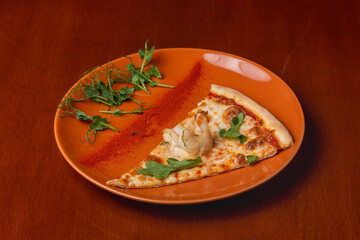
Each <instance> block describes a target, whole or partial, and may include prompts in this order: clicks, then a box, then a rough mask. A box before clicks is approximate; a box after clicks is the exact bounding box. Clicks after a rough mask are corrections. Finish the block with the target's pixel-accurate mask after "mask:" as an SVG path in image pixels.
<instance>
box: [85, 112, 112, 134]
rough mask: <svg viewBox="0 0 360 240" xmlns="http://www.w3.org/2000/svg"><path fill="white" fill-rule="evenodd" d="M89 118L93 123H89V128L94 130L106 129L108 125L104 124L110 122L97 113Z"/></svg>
mask: <svg viewBox="0 0 360 240" xmlns="http://www.w3.org/2000/svg"><path fill="white" fill-rule="evenodd" d="M91 120H92V121H93V123H91V124H90V129H91V130H95V131H102V130H105V129H107V128H108V127H107V126H106V125H104V124H106V123H109V122H110V121H108V120H107V119H106V118H103V117H101V116H99V115H95V116H93V117H92V119H91Z"/></svg>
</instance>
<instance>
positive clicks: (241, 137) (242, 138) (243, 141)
mask: <svg viewBox="0 0 360 240" xmlns="http://www.w3.org/2000/svg"><path fill="white" fill-rule="evenodd" d="M239 139H240V143H241V144H243V143H245V142H246V141H247V137H246V136H245V135H243V134H240V136H239Z"/></svg>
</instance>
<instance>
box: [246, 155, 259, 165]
mask: <svg viewBox="0 0 360 240" xmlns="http://www.w3.org/2000/svg"><path fill="white" fill-rule="evenodd" d="M246 158H247V161H248V164H249V165H250V164H252V163H254V162H255V160H256V159H257V158H258V156H257V155H247V156H246Z"/></svg>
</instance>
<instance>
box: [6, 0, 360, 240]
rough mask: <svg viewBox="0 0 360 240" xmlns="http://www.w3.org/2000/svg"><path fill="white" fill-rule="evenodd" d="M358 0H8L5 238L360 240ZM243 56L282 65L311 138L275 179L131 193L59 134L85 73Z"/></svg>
mask: <svg viewBox="0 0 360 240" xmlns="http://www.w3.org/2000/svg"><path fill="white" fill-rule="evenodd" d="M359 14H360V4H359V1H336V0H329V1H321V0H320V1H308V0H306V1H276V0H268V1H250V0H247V1H235V0H234V1H77V2H75V1H6V2H4V1H3V2H2V3H1V5H0V16H1V17H0V56H1V57H0V82H1V84H0V86H1V89H2V91H1V94H0V103H1V106H2V107H1V108H0V113H1V118H0V130H1V131H0V136H1V144H0V154H1V159H0V166H1V167H0V180H1V184H0V194H1V195H0V204H1V205H0V206H1V210H0V217H1V219H2V221H1V224H0V230H1V232H0V238H1V239H207V240H208V239H359V238H360V210H359V209H360V208H359V205H360V193H359V186H360V161H359V158H358V155H359V154H360V151H359V149H360V147H359V146H358V144H359V143H358V141H360V137H359V136H360V131H359V126H358V124H357V122H358V121H359V119H360V110H359V107H360V97H359V90H360V84H359V83H360V80H359V76H360V70H359V69H360V68H359V66H360V58H359V54H360V44H359V40H360V32H359V29H360V19H359ZM147 38H149V39H151V42H152V43H153V44H155V45H156V47H157V48H173V47H192V48H205V49H214V50H219V51H223V52H229V53H233V54H235V55H239V56H242V57H245V58H247V59H250V60H253V61H255V62H257V63H259V64H261V65H263V66H265V67H267V68H268V69H270V70H272V71H273V72H274V73H276V74H277V75H279V76H280V77H281V78H283V79H284V81H285V82H286V83H287V84H288V85H289V86H290V87H291V88H292V89H293V91H294V92H295V94H296V95H297V96H298V98H299V100H300V102H301V104H302V107H303V110H304V114H305V118H306V133H305V138H304V141H303V144H302V147H301V149H300V151H299V152H298V154H297V155H296V157H295V158H294V159H293V161H292V162H291V163H290V165H289V166H287V167H286V168H285V170H284V171H282V172H281V173H280V174H278V175H277V176H276V177H275V178H273V179H272V180H270V181H269V182H267V183H265V184H263V185H262V186H260V187H258V188H256V189H254V190H251V191H249V192H247V193H244V194H241V195H238V196H235V197H232V198H229V199H226V200H221V201H217V202H211V203H205V204H199V205H186V206H164V205H154V204H147V203H142V202H137V201H133V200H129V199H126V198H123V197H120V196H116V195H114V194H111V193H109V192H107V191H104V190H102V189H101V188H98V187H96V186H95V185H93V184H92V183H90V182H88V181H87V180H86V179H84V178H83V177H81V176H80V175H79V174H78V173H77V172H75V171H74V170H73V169H72V168H71V167H70V166H69V164H68V163H67V162H66V161H65V160H64V158H63V156H62V155H61V153H60V151H59V149H58V147H57V145H56V143H55V139H54V135H53V121H54V115H55V110H56V105H57V103H58V101H59V100H60V99H61V97H62V95H63V94H64V93H65V91H66V90H68V89H69V88H70V87H71V86H72V85H73V84H74V83H75V81H76V80H77V79H78V76H79V74H80V73H82V72H83V71H84V70H86V69H88V68H89V67H91V66H96V65H99V64H103V63H105V62H108V61H109V60H112V59H116V58H118V57H119V56H121V55H122V54H130V53H133V52H136V51H137V50H138V49H139V47H141V46H142V45H143V42H144V40H145V39H147Z"/></svg>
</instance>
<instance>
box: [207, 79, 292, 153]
mask: <svg viewBox="0 0 360 240" xmlns="http://www.w3.org/2000/svg"><path fill="white" fill-rule="evenodd" d="M210 92H211V93H213V94H216V95H220V96H224V97H226V98H229V99H234V101H235V102H236V103H238V104H240V105H242V106H244V107H245V108H247V109H248V110H250V111H251V112H253V113H254V114H255V115H256V116H257V117H259V118H260V119H261V120H263V126H264V127H265V128H267V129H269V130H275V132H274V135H275V137H276V138H277V139H278V141H279V145H280V147H281V148H282V149H286V148H289V147H291V146H292V145H293V144H294V142H293V139H292V137H291V134H290V133H289V131H288V130H287V129H286V127H285V126H284V125H283V124H282V123H281V122H280V121H279V120H277V119H276V117H274V115H272V114H271V113H270V112H269V111H268V110H267V109H266V108H264V107H262V106H260V105H259V104H258V103H256V102H255V101H253V100H251V99H250V98H248V97H247V96H245V95H244V94H242V93H240V92H238V91H236V90H234V89H231V88H227V87H223V86H219V85H215V84H212V85H211V89H210Z"/></svg>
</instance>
